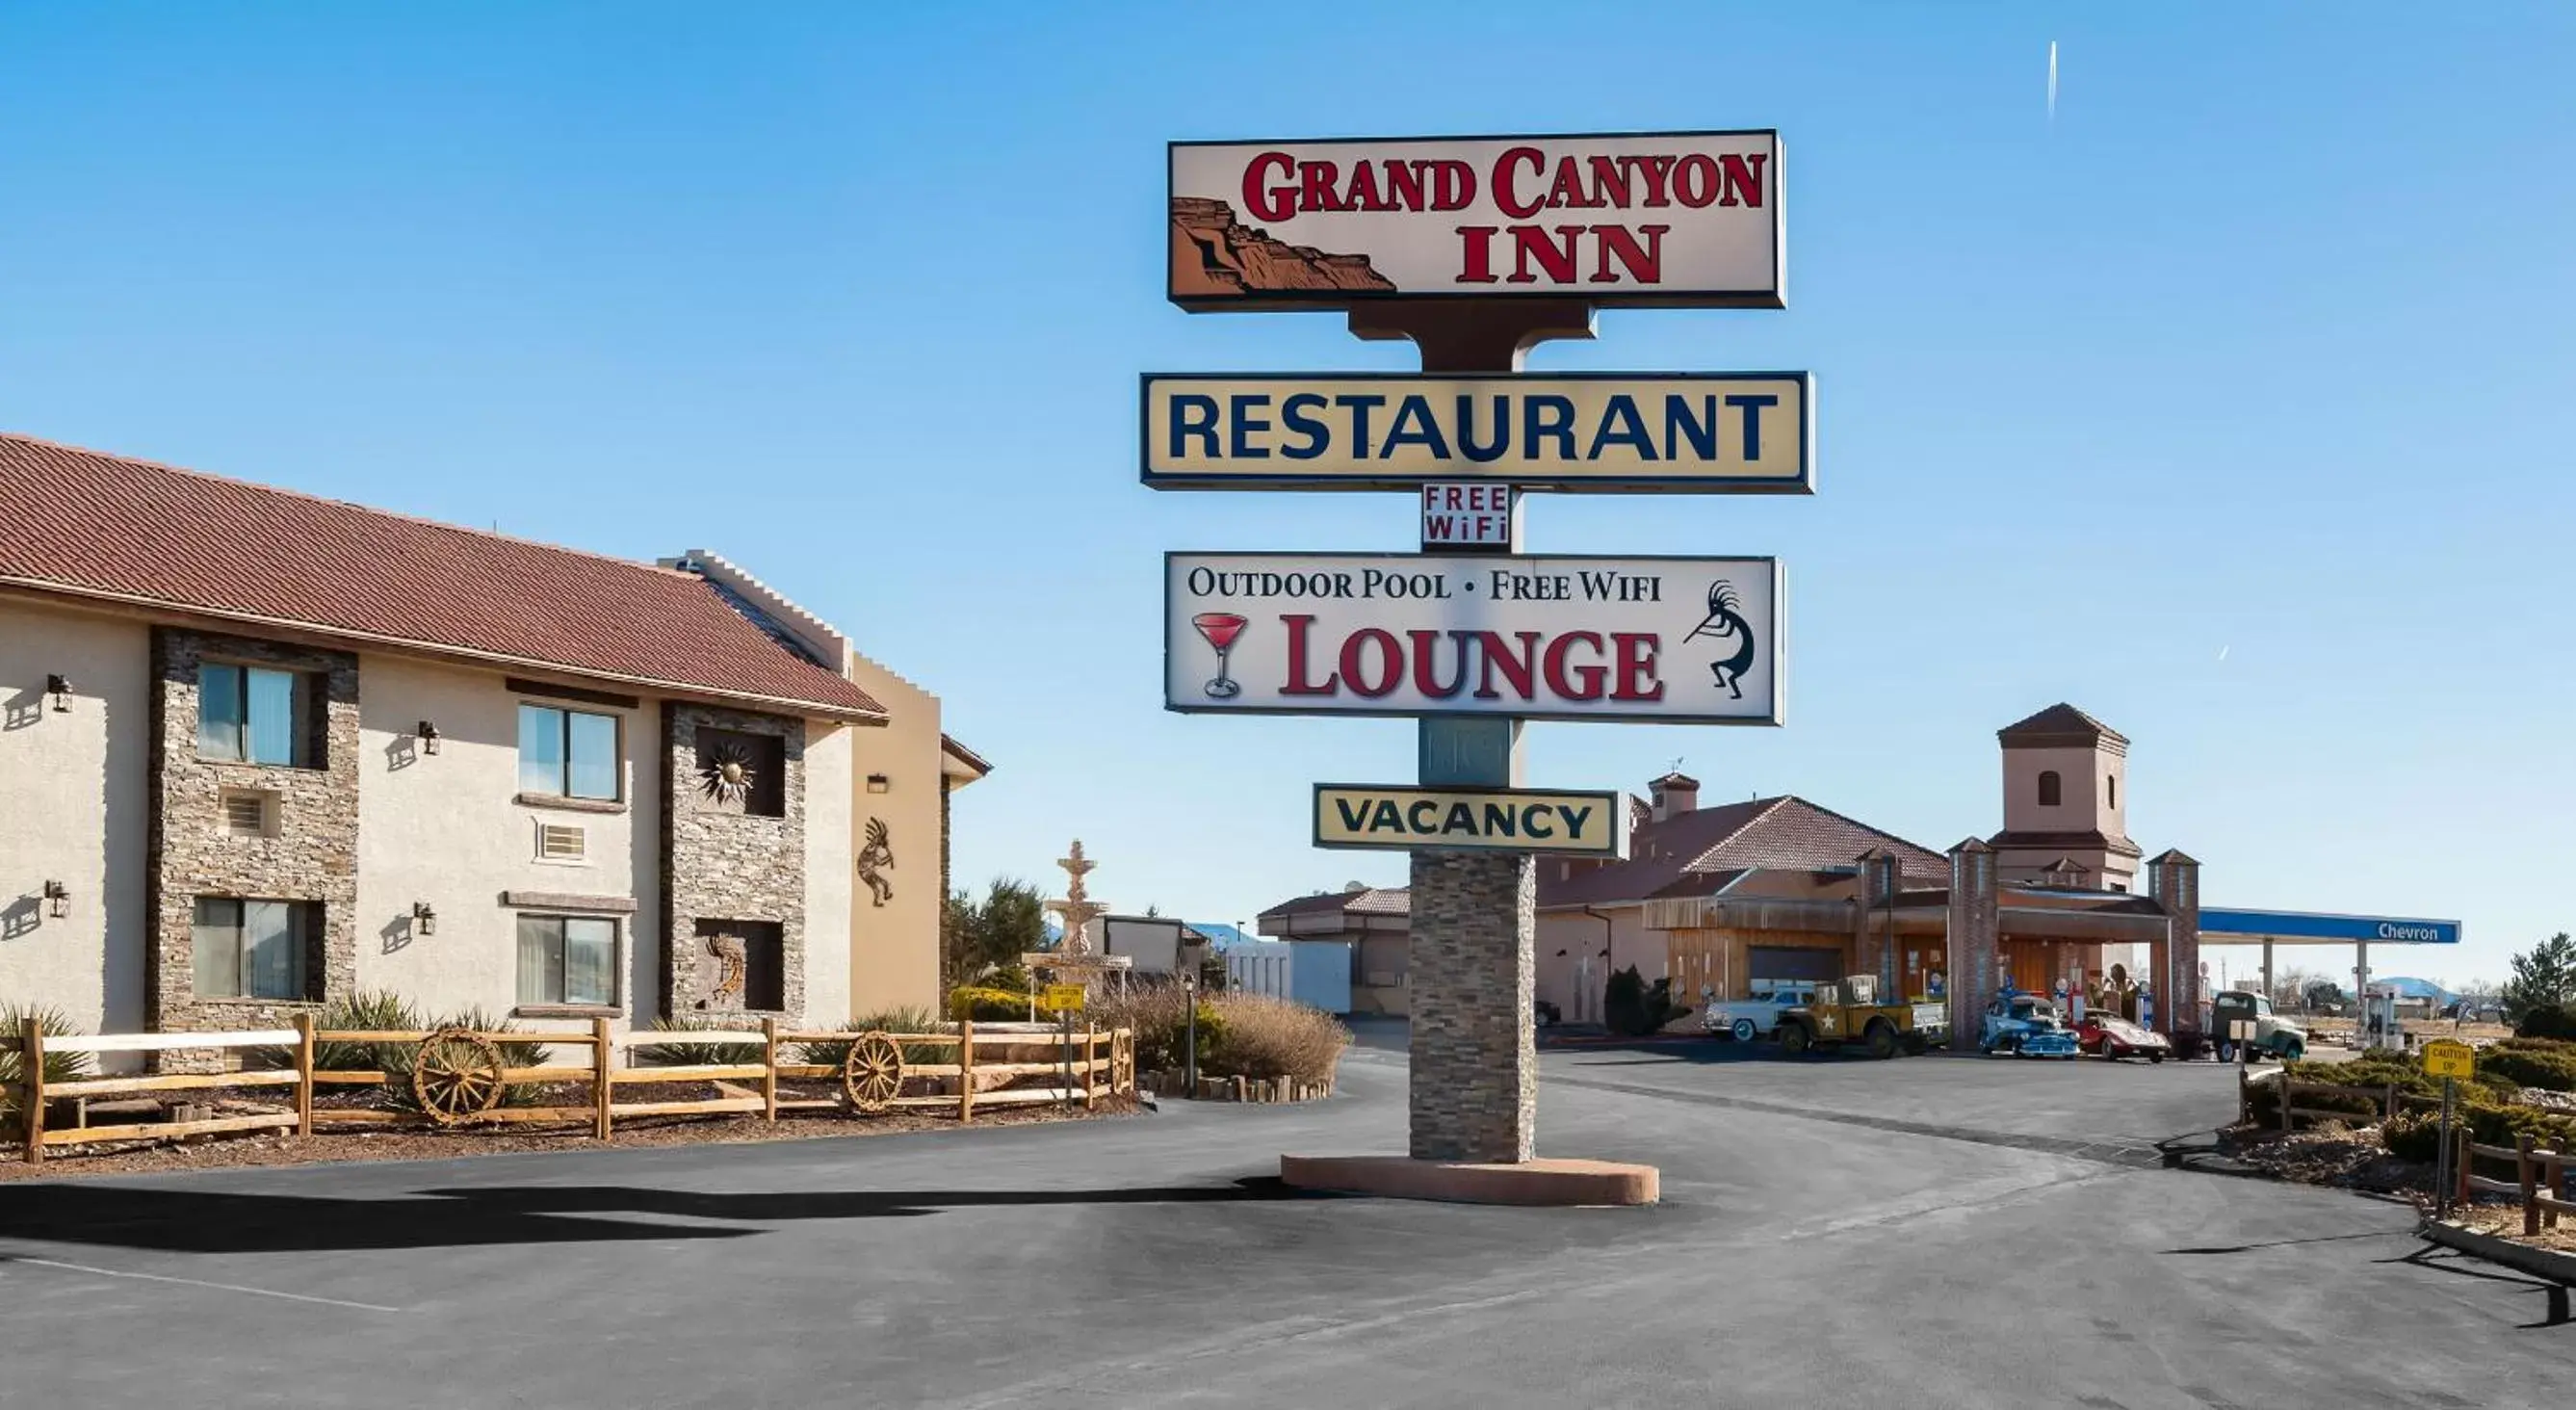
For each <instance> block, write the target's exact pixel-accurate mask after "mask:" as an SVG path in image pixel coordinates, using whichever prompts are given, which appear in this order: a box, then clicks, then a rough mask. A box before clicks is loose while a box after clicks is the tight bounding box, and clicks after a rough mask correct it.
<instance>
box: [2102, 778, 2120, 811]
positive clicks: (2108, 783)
mask: <svg viewBox="0 0 2576 1410" xmlns="http://www.w3.org/2000/svg"><path fill="white" fill-rule="evenodd" d="M2102 797H2103V798H2104V800H2106V801H2107V802H2108V803H2109V805H2110V806H2111V807H2114V808H2116V807H2118V806H2120V776H2119V775H2118V774H2104V775H2102Z"/></svg>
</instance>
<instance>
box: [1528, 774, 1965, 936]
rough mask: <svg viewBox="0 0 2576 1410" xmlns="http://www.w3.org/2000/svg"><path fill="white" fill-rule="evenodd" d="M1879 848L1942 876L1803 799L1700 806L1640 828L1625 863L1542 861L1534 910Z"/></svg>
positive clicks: (1670, 891)
mask: <svg viewBox="0 0 2576 1410" xmlns="http://www.w3.org/2000/svg"><path fill="white" fill-rule="evenodd" d="M1872 847H1885V848H1887V849H1888V850H1889V851H1891V852H1894V853H1895V854H1896V856H1897V858H1898V862H1897V870H1898V872H1899V873H1900V874H1902V875H1904V876H1907V877H1913V878H1919V879H1924V880H1931V879H1935V878H1940V879H1946V878H1947V877H1948V876H1949V874H1950V864H1949V861H1948V859H1946V858H1944V857H1943V856H1941V854H1939V853H1937V852H1934V851H1932V850H1930V849H1928V848H1924V847H1918V846H1916V845H1915V844H1913V843H1911V842H1908V841H1906V840H1905V839H1904V838H1902V837H1898V836H1896V835H1895V834H1894V833H1888V832H1881V831H1879V830H1878V829H1877V828H1874V827H1871V826H1869V825H1868V824H1866V823H1861V822H1855V821H1853V820H1852V819H1850V818H1847V817H1844V816H1843V815H1842V814H1840V813H1837V812H1834V811H1833V810H1832V809H1829V808H1820V807H1817V806H1816V805H1815V804H1813V803H1810V802H1808V801H1807V800H1806V799H1804V798H1799V797H1794V796H1782V797H1778V798H1756V799H1752V800H1750V801H1748V802H1743V803H1721V804H1719V805H1718V806H1716V807H1714V808H1699V809H1694V810H1693V811H1691V812H1687V813H1683V814H1681V815H1680V816H1678V817H1673V818H1667V819H1665V820H1664V821H1662V822H1659V823H1649V824H1647V825H1646V826H1644V827H1642V828H1639V829H1638V830H1637V832H1636V834H1635V836H1634V837H1633V838H1632V839H1631V840H1630V843H1629V852H1630V855H1629V859H1628V860H1627V861H1625V862H1622V863H1616V864H1613V865H1610V866H1606V867H1600V868H1597V869H1595V870H1591V871H1581V872H1577V873H1575V874H1574V875H1573V876H1571V877H1568V878H1566V879H1564V880H1562V881H1557V880H1553V879H1552V878H1553V876H1554V872H1553V870H1552V869H1551V868H1549V867H1547V866H1546V865H1544V864H1542V865H1541V866H1540V867H1539V877H1538V904H1539V906H1540V908H1541V909H1548V908H1552V907H1560V906H1597V905H1603V904H1617V903H1621V902H1629V901H1640V900H1644V899H1646V898H1647V897H1650V896H1704V895H1707V894H1708V893H1710V892H1711V891H1714V890H1716V889H1717V888H1718V887H1720V886H1723V885H1725V884H1726V883H1727V882H1728V881H1729V880H1732V879H1733V878H1734V877H1735V876H1737V875H1739V874H1741V873H1743V872H1745V871H1750V870H1755V869H1761V868H1767V869H1770V870H1775V871H1813V870H1817V869H1820V868H1825V867H1844V866H1851V865H1852V864H1854V863H1855V862H1857V861H1858V860H1859V859H1860V855H1861V854H1862V853H1863V852H1866V851H1868V850H1869V849H1870V848H1872Z"/></svg>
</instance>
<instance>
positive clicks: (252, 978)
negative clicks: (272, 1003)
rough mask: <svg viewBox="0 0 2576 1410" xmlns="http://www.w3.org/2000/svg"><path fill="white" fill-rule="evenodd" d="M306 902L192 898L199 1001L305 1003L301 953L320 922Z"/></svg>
mask: <svg viewBox="0 0 2576 1410" xmlns="http://www.w3.org/2000/svg"><path fill="white" fill-rule="evenodd" d="M318 910H319V907H317V906H316V905H315V904H314V903H313V902H310V901H249V900H238V899H235V898H232V897H227V896H200V897H198V898H197V914H196V924H195V927H194V930H193V934H192V941H193V944H194V947H195V951H196V956H195V958H196V975H197V997H198V998H200V999H306V998H310V997H312V996H311V995H310V994H309V993H308V992H307V991H306V989H305V987H304V968H305V967H304V952H305V950H306V948H307V947H308V946H309V945H310V943H311V941H312V937H313V935H314V933H315V931H316V930H317V929H318V928H319V927H318V925H317V924H316V922H317V920H318V919H319V917H318V915H317V912H318Z"/></svg>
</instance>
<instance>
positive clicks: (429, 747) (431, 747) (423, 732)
mask: <svg viewBox="0 0 2576 1410" xmlns="http://www.w3.org/2000/svg"><path fill="white" fill-rule="evenodd" d="M420 752H422V753H423V754H435V753H437V752H438V726H436V725H434V724H431V723H430V722H429V721H427V720H423V721H421V722H420Z"/></svg>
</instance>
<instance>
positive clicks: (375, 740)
mask: <svg viewBox="0 0 2576 1410" xmlns="http://www.w3.org/2000/svg"><path fill="white" fill-rule="evenodd" d="M0 485H5V486H6V488H5V489H0V710H4V711H5V716H0V817H5V818H6V819H7V820H8V826H7V829H6V833H5V835H0V999H5V1000H9V1001H14V1002H18V1003H26V1004H42V1005H50V1006H54V1007H57V1008H59V1009H61V1010H62V1011H63V1012H64V1013H65V1014H67V1015H68V1016H69V1017H70V1018H71V1019H72V1020H73V1021H74V1022H76V1023H77V1024H78V1025H79V1026H81V1027H82V1028H84V1029H87V1030H90V1031H94V1032H134V1031H143V1030H162V1031H177V1030H188V1029H238V1028H273V1027H277V1026H279V1025H280V1024H282V1023H283V1022H285V1021H287V1020H288V1019H289V1018H290V1017H291V1016H292V1015H293V1014H295V1013H298V1012H313V1011H316V1010H318V1009H319V1008H320V1006H321V1005H323V1004H324V1003H327V1002H329V1001H332V1000H336V999H342V998H346V997H347V996H349V995H351V994H355V993H359V992H363V991H374V990H391V991H394V992H396V993H398V994H400V995H402V996H404V997H405V998H407V999H409V1000H411V1001H412V1002H413V1003H414V1004H415V1005H416V1006H418V1007H419V1008H420V1009H421V1010H422V1011H423V1013H424V1015H425V1016H429V1017H433V1018H434V1017H437V1016H440V1015H446V1014H453V1013H456V1012H458V1011H460V1010H463V1009H466V1008H469V1007H479V1008H480V1009H481V1010H482V1012H483V1013H485V1014H486V1015H491V1016H496V1017H500V1016H506V1017H509V1018H511V1019H514V1020H516V1021H517V1022H518V1024H519V1026H521V1027H524V1028H527V1029H531V1030H538V1031H548V1030H556V1029H582V1030H586V1029H587V1028H588V1027H589V1025H590V1022H591V1020H592V1019H594V1018H602V1017H604V1018H607V1019H608V1020H610V1022H611V1023H612V1025H613V1026H614V1027H616V1028H618V1029H621V1030H622V1029H625V1028H627V1027H629V1026H636V1027H649V1026H650V1025H651V1023H652V1021H653V1020H654V1019H656V1018H661V1017H704V1018H715V1019H718V1020H721V1021H725V1022H732V1023H735V1026H740V1023H739V1022H737V1021H744V1022H752V1023H757V1022H758V1021H759V1020H760V1019H761V1018H762V1017H766V1016H774V1017H776V1018H778V1019H779V1020H781V1021H782V1022H783V1023H786V1024H789V1025H796V1026H807V1025H811V1026H824V1025H836V1024H838V1023H840V1022H842V1021H843V1020H845V1019H847V1018H849V1017H851V1016H852V1015H854V1014H863V1013H867V1012H871V1011H874V1010H879V1009H882V1008H885V1007H887V1006H891V1005H897V1004H904V1005H921V1006H925V1007H927V1006H935V1005H936V1003H937V1000H938V997H939V925H940V912H941V907H942V898H944V897H945V896H946V895H947V892H948V884H947V875H946V872H947V862H948V826H949V816H950V796H951V794H952V793H953V792H954V791H955V790H956V789H957V788H959V787H961V786H963V785H965V784H968V783H972V782H973V781H975V780H976V779H978V778H981V777H983V776H984V774H985V772H986V771H987V768H988V766H987V765H986V764H985V763H984V762H983V761H982V760H980V759H978V758H977V757H976V756H975V755H974V754H973V753H972V752H971V751H969V750H967V749H966V748H964V747H963V746H961V745H959V744H957V743H956V742H955V741H953V740H950V739H948V738H947V737H946V736H945V735H943V734H942V733H941V731H940V718H939V716H940V702H939V699H938V697H936V696H934V695H932V694H930V693H929V692H927V691H925V690H923V689H921V688H920V687H919V686H916V685H914V684H912V683H910V682H908V681H905V680H904V679H902V678H901V677H899V676H897V675H895V674H894V673H893V672H891V671H889V670H888V669H886V668H885V667H883V666H881V665H879V664H877V663H876V662H874V661H872V660H870V659H868V658H867V657H865V656H863V655H861V654H859V652H858V651H857V650H856V648H855V647H854V645H853V643H852V642H851V640H850V638H849V637H848V636H846V635H844V634H843V633H842V632H840V631H838V630H837V629H835V628H833V627H832V626H830V625H829V624H827V623H825V622H823V621H822V620H820V619H818V618H816V617H815V616H813V615H812V614H811V613H809V612H806V611H805V610H804V609H802V608H800V607H798V606H797V605H796V604H795V603H793V602H790V601H788V600H787V599H785V598H784V597H781V596H780V595H779V594H777V593H776V592H774V591H772V590H771V589H770V588H768V587H766V586H764V585H763V584H762V583H761V582H760V580H759V579H757V578H755V577H753V576H751V574H749V573H748V572H746V571H744V570H743V569H742V568H740V567H738V566H736V565H735V564H733V563H731V562H728V561H727V560H725V559H724V558H721V557H719V556H717V555H715V554H713V553H708V552H704V551H698V550H692V551H690V552H687V553H684V554H681V555H680V556H678V557H675V558H671V559H666V560H663V561H662V562H660V563H658V564H653V563H642V562H630V561H626V560H622V559H615V558H606V557H601V556H598V555H595V554H589V553H581V552H575V551H572V550H569V549H562V548H554V547H549V546H546V545H543V544H535V543H528V542H524V541H521V540H518V539H513V538H506V537H503V536H500V535H497V534H487V533H478V532H475V531H473V530H469V529H461V528H455V527H451V526H448V525H444V524H435V523H429V522H426V521H423V520H418V519H412V518H406V517H403V516H400V515H395V514H386V513H380V512H377V511H375V510H370V509H364V508H360V507H358V506H355V505H350V504H343V503H338V502H335V501H330V500H323V499H316V498H312V497H310V496H306V495H301V494H294V493H290V492H287V491H283V490H276V489H269V488H264V487H262V486H258V485H253V484H246V483H243V482H241V481H237V480H229V479H221V478H217V477H214V476H210V475H203V474H198V473H195V472H192V471H187V470H179V469H173V468H170V467H168V466H162V465H155V464H148V463H145V462H141V461H136V460H129V459H124V458H121V457H118V456H113V455H106V454H101V453H98V452H94V451H87V450H78V449H73V448H70V447H65V446H59V445H53V444H49V443H46V442H43V441H37V440H32V439H27V438H24V437H19V436H9V435H0ZM169 1056H172V1057H179V1056H181V1055H178V1054H172V1055H169Z"/></svg>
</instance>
